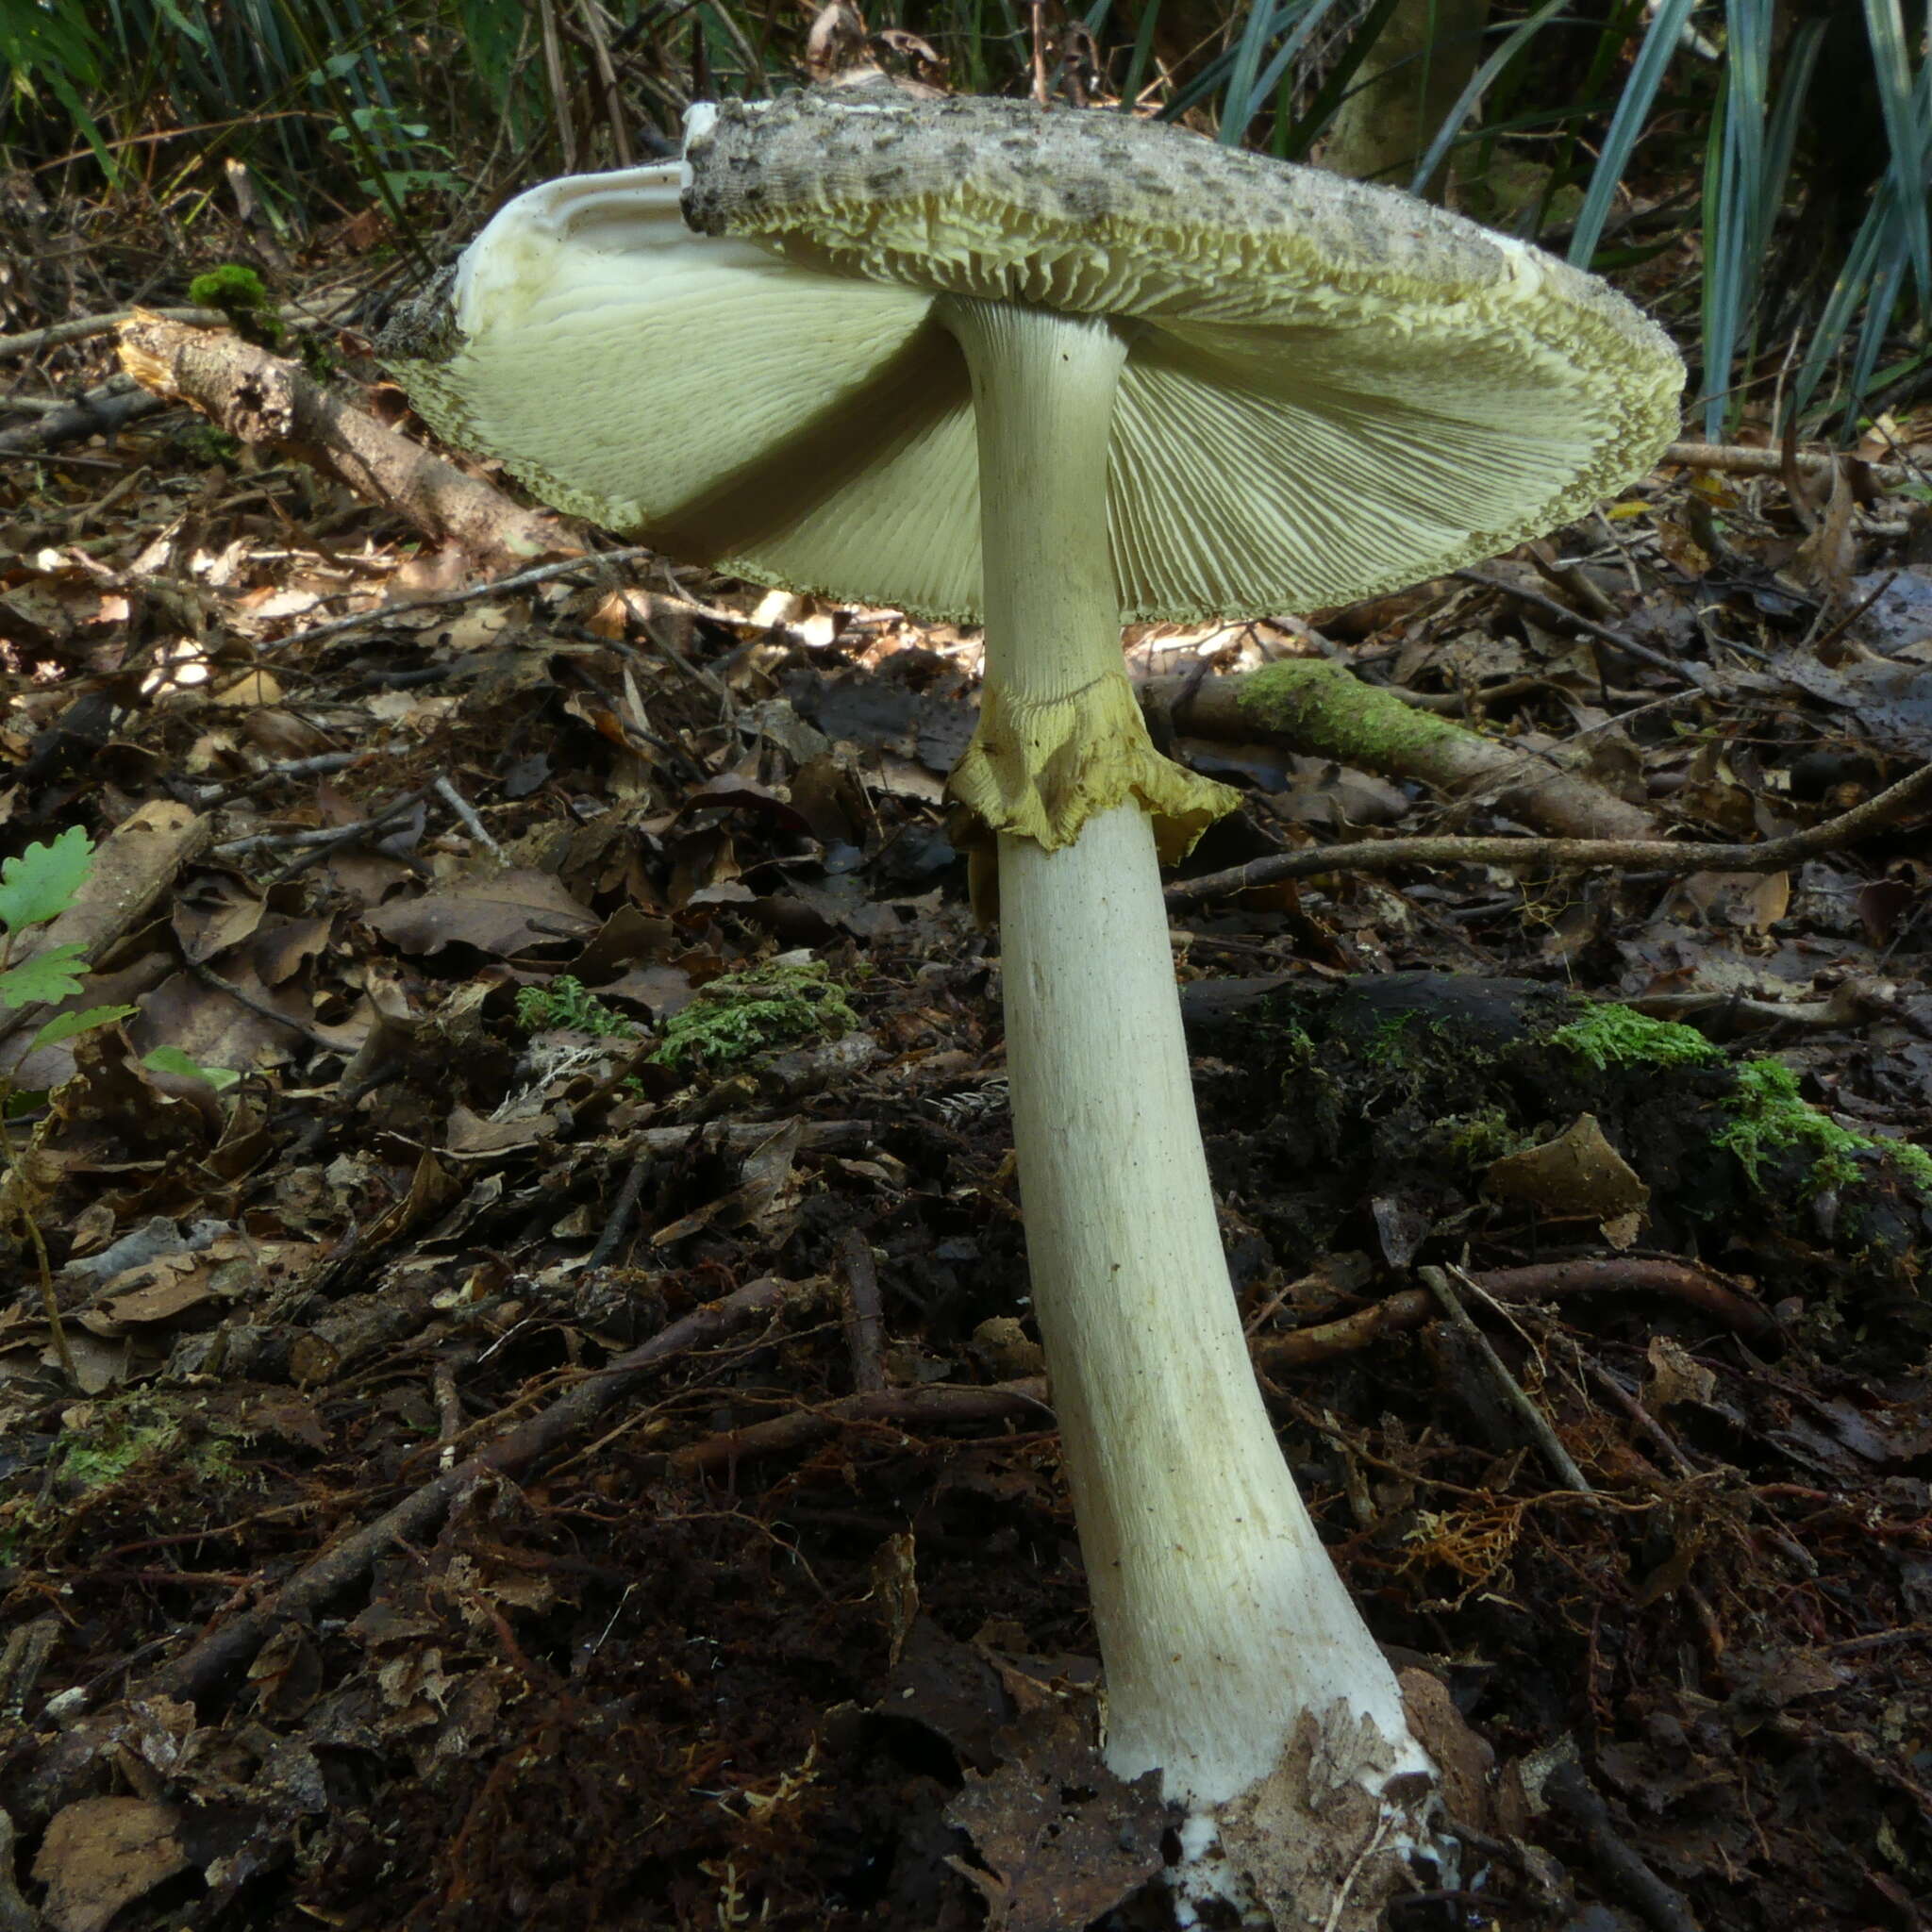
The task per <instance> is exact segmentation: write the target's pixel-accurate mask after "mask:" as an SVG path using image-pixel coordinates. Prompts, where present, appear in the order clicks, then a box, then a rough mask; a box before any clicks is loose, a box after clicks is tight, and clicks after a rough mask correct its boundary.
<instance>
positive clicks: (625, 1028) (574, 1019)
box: [517, 973, 638, 1040]
mask: <svg viewBox="0 0 1932 1932" xmlns="http://www.w3.org/2000/svg"><path fill="white" fill-rule="evenodd" d="M517 1024H518V1025H519V1026H521V1027H522V1028H523V1029H524V1031H525V1033H548V1032H551V1031H553V1030H558V1029H561V1030H566V1031H569V1032H572V1033H589V1034H591V1035H594V1036H595V1038H597V1039H599V1040H627V1039H629V1038H630V1037H631V1036H632V1035H634V1034H635V1033H636V1032H637V1030H638V1029H637V1028H636V1027H635V1026H633V1025H632V1024H631V1023H630V1022H629V1021H628V1020H626V1019H625V1017H624V1015H623V1014H622V1013H614V1012H612V1011H611V1009H610V1008H608V1007H607V1006H606V1005H605V1004H604V1002H603V1001H602V1000H600V999H599V998H598V997H597V996H596V994H595V993H593V992H587V991H585V990H584V983H583V981H582V980H581V979H575V978H573V977H572V975H571V974H568V973H559V974H558V975H557V977H556V978H555V979H552V980H548V981H546V982H545V983H544V984H543V985H541V986H526V987H524V988H522V989H521V990H520V991H518V993H517Z"/></svg>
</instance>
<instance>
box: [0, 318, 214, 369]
mask: <svg viewBox="0 0 1932 1932" xmlns="http://www.w3.org/2000/svg"><path fill="white" fill-rule="evenodd" d="M138 312H139V311H138V310H136V309H132V308H110V309H109V310H108V312H107V313H106V314H105V315H76V316H75V317H74V318H73V319H72V320H71V321H68V322H55V323H49V324H48V325H47V326H46V327H45V328H29V329H24V330H22V332H21V333H20V334H19V335H13V336H0V357H7V356H37V355H39V354H40V352H41V351H42V349H58V347H59V346H60V345H61V344H62V343H63V342H80V341H86V340H87V338H88V337H89V336H104V335H108V334H109V333H111V332H112V331H113V330H115V329H117V328H119V327H120V326H121V325H122V324H123V323H124V322H127V321H130V320H131V319H132V318H133V317H134V316H135V315H136V314H137V313H138ZM147 313H148V314H150V315H158V316H162V317H165V318H166V320H168V321H169V322H193V323H199V324H200V325H202V326H203V327H204V328H219V327H220V326H221V325H222V324H223V323H225V321H226V320H227V318H226V317H225V315H224V314H223V313H222V311H221V310H220V309H219V308H150V309H149V310H148V311H147Z"/></svg>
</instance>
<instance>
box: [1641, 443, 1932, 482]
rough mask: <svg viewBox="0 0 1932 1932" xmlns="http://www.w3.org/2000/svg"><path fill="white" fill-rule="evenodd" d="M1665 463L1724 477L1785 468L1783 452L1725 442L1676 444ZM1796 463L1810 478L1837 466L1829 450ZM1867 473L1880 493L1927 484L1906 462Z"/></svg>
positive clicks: (1868, 468) (1807, 453) (1808, 453)
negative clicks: (1714, 473)
mask: <svg viewBox="0 0 1932 1932" xmlns="http://www.w3.org/2000/svg"><path fill="white" fill-rule="evenodd" d="M1663 460H1664V461H1665V462H1667V463H1681V464H1683V466H1684V467H1685V468H1686V469H1689V470H1715V471H1717V472H1718V474H1719V475H1724V476H1777V475H1783V474H1784V467H1785V459H1784V455H1783V452H1782V451H1779V450H1774V449H1753V448H1750V447H1747V446H1744V445H1740V444H1737V443H1724V442H1674V443H1672V444H1671V446H1670V448H1669V449H1667V450H1665V451H1664V454H1663ZM1797 464H1798V468H1799V469H1800V470H1802V471H1803V472H1804V473H1805V474H1806V475H1807V476H1824V475H1830V474H1831V472H1832V471H1833V470H1834V469H1835V468H1836V467H1837V465H1838V458H1837V457H1836V456H1835V455H1834V454H1833V453H1832V452H1830V451H1829V450H1803V451H1800V452H1799V455H1798V458H1797ZM1865 474H1866V475H1869V476H1870V477H1871V478H1872V480H1873V482H1874V483H1875V484H1877V485H1878V487H1879V489H1881V490H1901V489H1903V488H1904V487H1905V486H1906V485H1907V483H1912V482H1924V477H1923V476H1922V475H1918V473H1917V472H1915V471H1913V470H1911V469H1909V468H1907V466H1906V465H1905V464H1903V463H1867V464H1866V465H1865Z"/></svg>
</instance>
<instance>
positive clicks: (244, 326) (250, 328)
mask: <svg viewBox="0 0 1932 1932" xmlns="http://www.w3.org/2000/svg"><path fill="white" fill-rule="evenodd" d="M188 299H189V300H190V301H191V302H192V303H193V304H194V306H195V307H196V308H219V309H220V310H221V311H222V313H223V314H224V315H225V316H226V317H227V318H228V325H229V327H231V328H232V329H233V330H234V331H235V333H236V334H237V335H238V336H241V337H242V339H243V341H250V342H255V343H258V345H259V346H260V347H262V348H264V349H279V348H280V347H281V346H282V339H283V337H284V335H285V334H286V333H287V331H286V330H285V329H284V328H283V326H282V319H281V317H280V316H279V315H277V314H276V313H275V308H274V306H273V304H271V302H270V301H269V296H268V291H267V289H265V288H264V287H263V286H262V280H261V277H260V276H259V275H257V274H256V272H255V271H254V270H253V269H252V268H247V267H244V266H243V265H242V263H241V262H239V261H225V262H224V263H223V264H222V265H221V267H220V268H211V269H209V270H208V273H207V274H206V275H196V276H195V278H194V279H193V280H192V282H190V283H189V285H188Z"/></svg>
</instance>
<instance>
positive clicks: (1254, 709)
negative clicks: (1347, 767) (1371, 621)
mask: <svg viewBox="0 0 1932 1932" xmlns="http://www.w3.org/2000/svg"><path fill="white" fill-rule="evenodd" d="M1240 704H1241V714H1242V716H1243V717H1246V718H1249V719H1252V720H1253V722H1254V724H1255V725H1256V727H1257V729H1259V730H1262V731H1269V732H1278V733H1280V734H1281V735H1282V736H1284V737H1287V738H1291V739H1292V740H1294V741H1296V742H1297V743H1300V744H1306V745H1307V747H1308V748H1310V749H1311V750H1312V749H1313V748H1314V747H1316V746H1319V747H1320V756H1322V757H1324V758H1339V759H1341V761H1343V762H1344V763H1351V764H1353V763H1360V764H1363V765H1366V766H1368V767H1369V768H1370V769H1381V768H1382V767H1384V766H1385V765H1388V764H1390V763H1391V761H1399V758H1400V754H1401V753H1402V752H1403V751H1404V750H1405V749H1409V750H1412V749H1413V748H1415V747H1417V746H1420V745H1425V744H1437V743H1440V742H1441V741H1444V740H1446V739H1463V738H1474V736H1475V735H1476V734H1475V733H1474V732H1472V731H1469V730H1468V729H1466V728H1465V727H1464V726H1463V725H1460V724H1454V723H1452V722H1451V721H1450V720H1449V719H1447V718H1439V717H1437V716H1436V715H1435V713H1434V712H1433V711H1424V710H1419V709H1417V708H1415V707H1414V706H1412V705H1405V704H1404V703H1403V702H1402V700H1401V699H1400V698H1398V697H1396V696H1394V695H1393V694H1392V693H1391V692H1390V691H1383V690H1381V689H1380V688H1378V687H1377V686H1375V685H1373V684H1364V683H1363V682H1362V681H1361V679H1360V678H1358V677H1355V676H1352V675H1350V674H1349V673H1348V672H1347V671H1345V670H1343V669H1342V667H1341V665H1339V664H1330V663H1329V662H1328V661H1327V660H1326V659H1325V658H1283V659H1281V661H1280V662H1278V663H1275V664H1270V665H1267V666H1265V667H1264V668H1263V669H1262V670H1259V671H1257V672H1254V673H1252V674H1250V675H1248V676H1247V677H1245V678H1243V679H1242V680H1241V699H1240Z"/></svg>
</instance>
